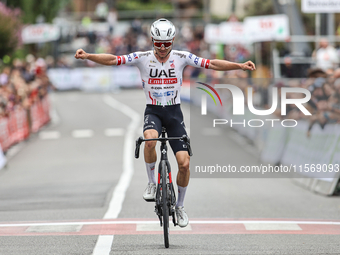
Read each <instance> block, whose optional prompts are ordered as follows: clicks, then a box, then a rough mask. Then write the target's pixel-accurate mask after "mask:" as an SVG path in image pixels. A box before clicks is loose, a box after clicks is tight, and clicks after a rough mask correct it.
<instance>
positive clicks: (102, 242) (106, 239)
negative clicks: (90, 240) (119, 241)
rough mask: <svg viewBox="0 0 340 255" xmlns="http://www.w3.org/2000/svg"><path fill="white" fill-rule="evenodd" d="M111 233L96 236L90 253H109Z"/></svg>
mask: <svg viewBox="0 0 340 255" xmlns="http://www.w3.org/2000/svg"><path fill="white" fill-rule="evenodd" d="M113 238H114V236H113V235H101V236H99V237H98V240H97V243H96V246H95V247H94V249H93V252H92V255H96V254H103V255H104V254H110V251H111V246H112V243H113Z"/></svg>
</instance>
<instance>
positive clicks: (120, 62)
mask: <svg viewBox="0 0 340 255" xmlns="http://www.w3.org/2000/svg"><path fill="white" fill-rule="evenodd" d="M121 64H122V57H121V56H117V66H119V65H121Z"/></svg>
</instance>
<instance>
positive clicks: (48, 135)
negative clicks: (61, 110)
mask: <svg viewBox="0 0 340 255" xmlns="http://www.w3.org/2000/svg"><path fill="white" fill-rule="evenodd" d="M39 138H40V139H42V140H50V139H59V138H60V132H59V131H41V132H39Z"/></svg>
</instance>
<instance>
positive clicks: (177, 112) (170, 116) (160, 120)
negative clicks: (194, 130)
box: [143, 104, 187, 155]
mask: <svg viewBox="0 0 340 255" xmlns="http://www.w3.org/2000/svg"><path fill="white" fill-rule="evenodd" d="M162 126H163V127H165V128H166V132H167V134H168V137H181V136H183V135H187V131H186V130H185V125H184V121H183V113H182V110H181V107H180V105H179V104H175V105H167V106H161V105H149V104H148V105H146V109H145V113H144V128H143V132H144V131H145V130H148V129H155V130H157V132H158V136H160V135H161V134H162ZM169 143H170V146H171V149H172V151H173V152H174V154H175V155H176V153H177V152H178V151H187V146H186V144H185V143H184V142H182V141H179V140H174V141H169Z"/></svg>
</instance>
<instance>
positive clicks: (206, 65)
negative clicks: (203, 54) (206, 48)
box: [205, 59, 210, 69]
mask: <svg viewBox="0 0 340 255" xmlns="http://www.w3.org/2000/svg"><path fill="white" fill-rule="evenodd" d="M209 64H210V60H209V59H208V60H207V63H205V68H206V69H208V68H209Z"/></svg>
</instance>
